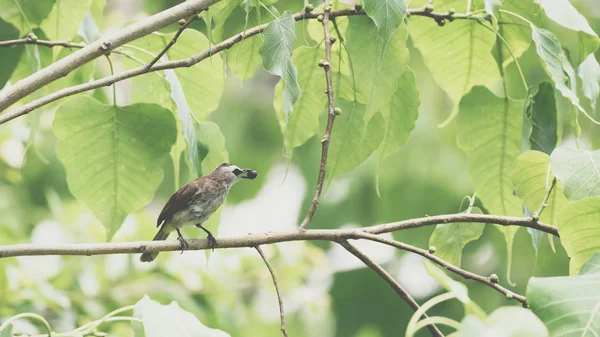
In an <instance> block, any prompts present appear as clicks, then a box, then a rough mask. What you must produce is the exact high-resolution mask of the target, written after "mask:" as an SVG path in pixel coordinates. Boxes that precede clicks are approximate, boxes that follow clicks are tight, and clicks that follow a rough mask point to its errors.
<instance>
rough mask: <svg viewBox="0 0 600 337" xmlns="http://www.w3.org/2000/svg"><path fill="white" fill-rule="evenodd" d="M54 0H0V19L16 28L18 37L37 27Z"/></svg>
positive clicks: (50, 8)
mask: <svg viewBox="0 0 600 337" xmlns="http://www.w3.org/2000/svg"><path fill="white" fill-rule="evenodd" d="M55 1H56V0H47V1H39V0H18V1H16V0H0V18H2V20H4V21H6V22H8V23H11V24H12V25H13V26H15V27H17V29H18V30H19V32H20V36H24V35H26V34H25V33H30V32H32V31H33V29H34V28H36V27H38V26H39V24H40V23H41V22H42V20H43V19H44V18H45V17H46V16H47V15H48V13H50V10H52V6H53V5H54V2H55Z"/></svg>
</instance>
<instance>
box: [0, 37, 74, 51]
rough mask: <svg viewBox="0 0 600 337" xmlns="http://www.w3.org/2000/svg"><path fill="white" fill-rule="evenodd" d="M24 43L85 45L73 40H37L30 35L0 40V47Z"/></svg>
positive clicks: (66, 46)
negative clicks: (22, 37) (16, 38)
mask: <svg viewBox="0 0 600 337" xmlns="http://www.w3.org/2000/svg"><path fill="white" fill-rule="evenodd" d="M24 44H34V45H38V46H44V47H49V48H52V47H57V46H58V47H65V48H78V49H80V48H83V47H85V46H86V45H85V44H84V43H74V42H70V41H48V40H38V39H36V38H33V37H32V36H29V37H26V38H24V39H18V40H8V41H0V47H12V46H19V45H24Z"/></svg>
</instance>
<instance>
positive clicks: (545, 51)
mask: <svg viewBox="0 0 600 337" xmlns="http://www.w3.org/2000/svg"><path fill="white" fill-rule="evenodd" d="M531 29H532V38H533V41H535V44H536V50H537V53H538V55H539V56H540V58H541V59H542V61H543V63H544V69H545V70H546V72H547V73H548V75H550V77H551V78H552V81H553V82H554V86H555V87H556V89H557V90H558V91H559V92H560V93H561V94H562V95H563V96H564V97H566V98H568V99H569V100H570V101H571V103H573V105H574V106H575V107H576V108H577V110H579V111H580V112H581V113H583V114H584V115H585V116H586V117H588V118H589V119H591V120H593V119H592V117H591V116H590V115H589V114H588V113H587V112H586V111H585V109H583V108H582V107H581V105H580V104H579V98H578V97H577V94H576V93H575V92H576V87H575V86H576V84H577V79H576V78H575V71H574V69H573V66H572V65H571V63H570V62H569V59H568V57H567V55H566V54H565V51H564V50H563V48H562V46H561V45H560V42H559V41H558V39H557V38H556V36H554V34H552V33H551V32H550V31H548V30H545V29H541V28H537V27H535V26H534V25H531Z"/></svg>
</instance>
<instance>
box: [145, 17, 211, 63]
mask: <svg viewBox="0 0 600 337" xmlns="http://www.w3.org/2000/svg"><path fill="white" fill-rule="evenodd" d="M199 15H200V14H194V15H192V16H191V17H190V18H189V19H187V20H186V21H185V22H184V23H183V24H182V25H179V29H177V33H175V36H173V38H172V39H171V41H169V44H167V45H166V46H165V48H163V50H161V51H160V53H158V55H156V56H155V57H154V59H152V61H150V63H148V64H146V68H147V69H149V68H152V66H153V65H154V64H155V63H156V62H158V60H160V58H161V57H162V56H163V55H164V54H165V53H166V52H167V50H169V48H171V47H172V46H173V45H174V44H175V43H176V42H177V38H179V35H181V33H183V31H184V30H185V29H186V28H187V27H188V26H189V25H191V24H192V22H194V20H196V19H198V16H199Z"/></svg>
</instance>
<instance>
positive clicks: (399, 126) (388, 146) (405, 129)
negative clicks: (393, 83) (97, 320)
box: [377, 68, 421, 163]
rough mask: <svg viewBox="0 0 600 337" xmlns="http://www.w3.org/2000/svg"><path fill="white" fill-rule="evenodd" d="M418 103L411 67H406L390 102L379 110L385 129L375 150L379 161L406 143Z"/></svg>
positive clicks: (416, 114)
mask: <svg viewBox="0 0 600 337" xmlns="http://www.w3.org/2000/svg"><path fill="white" fill-rule="evenodd" d="M420 104H421V101H420V100H419V91H418V90H417V85H416V83H415V74H414V73H413V71H412V69H410V68H407V69H406V71H404V73H402V75H401V76H400V78H398V86H397V88H396V91H395V92H394V95H393V96H392V99H391V100H390V103H389V104H388V105H386V106H385V107H384V108H383V109H382V110H381V115H382V117H383V120H384V121H385V131H384V136H383V140H382V141H381V144H380V145H379V149H378V150H377V153H378V154H379V158H380V163H381V161H382V160H383V158H385V157H387V156H389V155H390V154H392V153H394V152H396V151H398V150H399V149H400V147H402V145H404V143H406V141H407V140H408V137H409V135H410V132H411V131H412V129H414V127H415V123H416V121H417V117H418V116H419V105H420Z"/></svg>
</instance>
